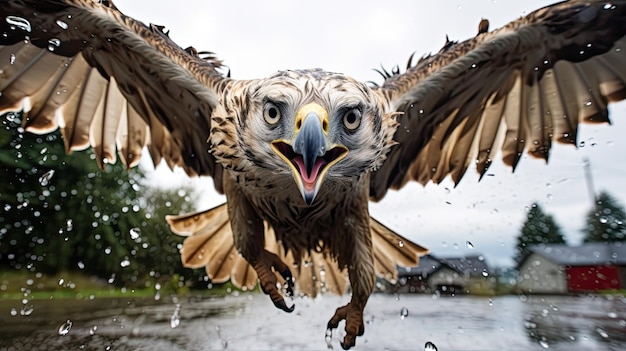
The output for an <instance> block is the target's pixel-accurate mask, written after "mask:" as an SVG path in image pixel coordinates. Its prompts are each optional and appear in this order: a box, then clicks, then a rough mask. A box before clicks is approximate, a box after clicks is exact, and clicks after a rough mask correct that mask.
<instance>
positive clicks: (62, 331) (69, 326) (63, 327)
mask: <svg viewBox="0 0 626 351" xmlns="http://www.w3.org/2000/svg"><path fill="white" fill-rule="evenodd" d="M70 329H72V321H71V320H69V319H68V320H67V321H66V322H65V323H63V325H61V326H60V327H59V335H67V333H69V332H70Z"/></svg>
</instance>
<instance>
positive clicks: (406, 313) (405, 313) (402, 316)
mask: <svg viewBox="0 0 626 351" xmlns="http://www.w3.org/2000/svg"><path fill="white" fill-rule="evenodd" d="M408 316H409V309H408V308H406V307H402V309H401V310H400V319H405V318H406V317H408Z"/></svg>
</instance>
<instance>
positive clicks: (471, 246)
mask: <svg viewBox="0 0 626 351" xmlns="http://www.w3.org/2000/svg"><path fill="white" fill-rule="evenodd" d="M465 245H467V248H468V249H473V248H474V244H472V243H471V242H469V241H466V242H465Z"/></svg>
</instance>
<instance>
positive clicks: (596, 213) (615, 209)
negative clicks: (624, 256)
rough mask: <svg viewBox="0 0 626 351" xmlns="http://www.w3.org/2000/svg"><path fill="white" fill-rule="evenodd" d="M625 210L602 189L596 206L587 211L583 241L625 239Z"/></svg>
mask: <svg viewBox="0 0 626 351" xmlns="http://www.w3.org/2000/svg"><path fill="white" fill-rule="evenodd" d="M625 221H626V212H625V211H624V207H623V206H621V205H620V204H619V203H618V202H617V200H616V199H615V198H614V197H612V196H611V195H609V194H608V193H607V192H605V191H603V192H601V193H600V195H598V198H597V200H596V206H595V207H594V208H593V209H591V210H590V211H589V212H588V213H587V221H586V225H585V229H584V230H583V232H584V234H585V239H584V241H585V242H613V241H624V240H626V224H625V223H624V222H625Z"/></svg>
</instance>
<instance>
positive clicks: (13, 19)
mask: <svg viewBox="0 0 626 351" xmlns="http://www.w3.org/2000/svg"><path fill="white" fill-rule="evenodd" d="M6 21H7V23H8V24H10V25H12V26H15V27H17V28H19V29H21V30H24V31H27V32H30V28H31V27H30V22H28V20H26V19H24V18H22V17H17V16H7V17H6Z"/></svg>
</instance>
